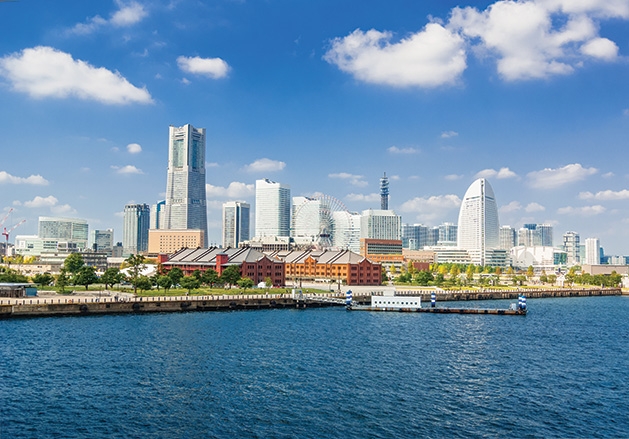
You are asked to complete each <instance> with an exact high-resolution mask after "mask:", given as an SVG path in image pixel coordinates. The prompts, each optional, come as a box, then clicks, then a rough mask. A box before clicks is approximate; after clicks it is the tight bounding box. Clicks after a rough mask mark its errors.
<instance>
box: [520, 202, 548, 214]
mask: <svg viewBox="0 0 629 439" xmlns="http://www.w3.org/2000/svg"><path fill="white" fill-rule="evenodd" d="M524 210H525V211H527V212H528V213H532V212H543V211H545V210H546V208H545V207H544V206H542V205H541V204H539V203H529V204H527V205H526V207H525V208H524Z"/></svg>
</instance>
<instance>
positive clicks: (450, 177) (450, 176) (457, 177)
mask: <svg viewBox="0 0 629 439" xmlns="http://www.w3.org/2000/svg"><path fill="white" fill-rule="evenodd" d="M463 177H464V176H463V175H459V174H448V175H446V176H445V177H443V178H445V179H446V180H448V181H456V180H460V179H462V178H463Z"/></svg>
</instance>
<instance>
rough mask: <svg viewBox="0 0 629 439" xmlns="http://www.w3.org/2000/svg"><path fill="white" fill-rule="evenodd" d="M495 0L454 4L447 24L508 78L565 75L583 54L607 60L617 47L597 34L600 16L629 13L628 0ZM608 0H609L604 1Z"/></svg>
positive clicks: (582, 58)
mask: <svg viewBox="0 0 629 439" xmlns="http://www.w3.org/2000/svg"><path fill="white" fill-rule="evenodd" d="M612 2H613V3H615V5H614V6H606V5H605V3H606V0H584V1H573V0H522V1H506V0H505V1H497V2H495V3H493V4H491V5H490V6H488V7H487V9H485V10H478V9H476V8H473V7H464V8H460V7H456V8H454V9H453V10H452V14H451V17H450V20H449V23H448V25H447V28H448V29H450V30H452V31H455V32H458V33H459V34H460V35H462V36H464V37H466V38H467V40H468V41H469V42H470V44H471V45H472V46H473V48H474V50H475V51H476V53H477V54H479V55H480V56H482V57H485V56H493V57H495V59H496V62H497V69H498V73H499V74H500V76H501V77H502V78H503V79H505V80H507V81H515V80H527V79H536V78H546V77H550V76H554V75H566V74H570V73H572V72H573V71H574V69H575V67H578V66H580V65H581V64H582V62H583V60H584V59H586V58H584V56H583V55H585V57H594V58H598V59H601V60H606V61H611V60H614V59H616V58H617V57H618V53H617V52H618V47H617V46H616V44H615V43H614V42H613V41H611V40H609V39H606V38H601V37H599V35H598V28H599V25H598V21H599V20H600V19H605V18H627V17H628V15H627V11H626V9H627V2H626V0H619V1H616V0H612ZM608 3H609V2H608Z"/></svg>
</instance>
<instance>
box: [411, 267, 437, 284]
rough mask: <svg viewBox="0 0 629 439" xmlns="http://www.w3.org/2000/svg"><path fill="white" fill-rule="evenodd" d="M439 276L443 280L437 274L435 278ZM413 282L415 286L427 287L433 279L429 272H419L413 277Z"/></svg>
mask: <svg viewBox="0 0 629 439" xmlns="http://www.w3.org/2000/svg"><path fill="white" fill-rule="evenodd" d="M439 275H440V276H441V278H442V279H443V275H442V274H440V273H439V274H437V276H439ZM413 280H414V282H415V283H416V284H417V285H421V286H427V285H428V284H429V283H430V282H432V281H433V280H434V277H433V276H432V273H430V272H429V271H420V272H418V273H417V274H416V275H415V277H414V278H413Z"/></svg>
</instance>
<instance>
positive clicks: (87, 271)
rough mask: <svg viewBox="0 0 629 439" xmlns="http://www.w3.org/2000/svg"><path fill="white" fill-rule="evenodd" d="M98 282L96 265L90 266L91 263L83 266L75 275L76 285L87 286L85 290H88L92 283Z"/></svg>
mask: <svg viewBox="0 0 629 439" xmlns="http://www.w3.org/2000/svg"><path fill="white" fill-rule="evenodd" d="M96 282H98V276H96V267H90V266H89V265H84V266H83V267H81V268H80V269H79V272H78V273H77V274H76V275H75V276H74V283H75V284H76V285H83V286H84V287H85V291H87V289H88V287H89V286H90V285H92V284H95V283H96Z"/></svg>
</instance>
